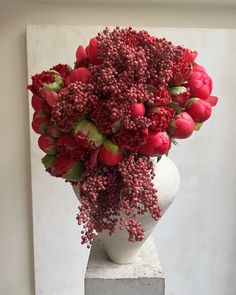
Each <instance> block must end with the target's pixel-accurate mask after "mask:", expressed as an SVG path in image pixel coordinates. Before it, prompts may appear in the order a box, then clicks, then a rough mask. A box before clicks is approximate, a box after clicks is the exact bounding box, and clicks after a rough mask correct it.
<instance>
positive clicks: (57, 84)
mask: <svg viewBox="0 0 236 295" xmlns="http://www.w3.org/2000/svg"><path fill="white" fill-rule="evenodd" d="M49 72H53V73H54V75H55V77H54V81H53V82H51V83H43V89H48V90H52V91H55V92H58V91H59V90H60V89H61V88H62V87H63V86H64V81H63V79H62V77H61V76H60V74H59V73H58V72H57V71H54V70H50V71H49Z"/></svg>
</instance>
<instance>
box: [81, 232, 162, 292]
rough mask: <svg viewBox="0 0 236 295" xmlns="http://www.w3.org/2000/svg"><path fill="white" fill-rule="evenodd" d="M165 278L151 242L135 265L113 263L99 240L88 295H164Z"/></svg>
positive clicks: (91, 258) (90, 268)
mask: <svg viewBox="0 0 236 295" xmlns="http://www.w3.org/2000/svg"><path fill="white" fill-rule="evenodd" d="M164 294H165V278H164V274H163V272H162V269H161V264H160V260H159V256H158V254H157V251H156V247H155V244H154V242H153V240H152V239H151V238H149V239H148V240H147V241H146V242H145V244H144V245H143V246H142V248H141V250H140V253H139V255H138V257H137V259H136V261H135V262H133V263H132V264H123V265H119V264H114V263H112V262H111V261H110V260H109V259H108V257H107V255H106V253H105V251H104V249H103V247H102V245H101V242H100V241H99V240H98V239H95V241H94V243H93V246H92V250H91V253H90V256H89V261H88V266H87V271H86V274H85V295H164Z"/></svg>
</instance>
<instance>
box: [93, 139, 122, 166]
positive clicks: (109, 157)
mask: <svg viewBox="0 0 236 295" xmlns="http://www.w3.org/2000/svg"><path fill="white" fill-rule="evenodd" d="M99 156H100V159H101V161H102V163H104V164H105V165H107V166H114V165H117V164H118V163H119V162H120V161H121V160H122V158H123V155H122V152H121V150H120V148H119V147H118V145H116V144H114V143H113V142H112V141H111V140H110V139H107V140H105V141H104V143H103V145H102V147H101V150H100V152H99Z"/></svg>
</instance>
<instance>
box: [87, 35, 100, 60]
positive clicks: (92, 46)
mask: <svg viewBox="0 0 236 295" xmlns="http://www.w3.org/2000/svg"><path fill="white" fill-rule="evenodd" d="M86 49H87V54H88V57H89V59H90V61H91V63H92V64H93V65H99V64H101V61H100V60H98V58H97V50H98V41H97V39H96V38H92V39H91V40H90V42H89V46H88V47H87V48H86Z"/></svg>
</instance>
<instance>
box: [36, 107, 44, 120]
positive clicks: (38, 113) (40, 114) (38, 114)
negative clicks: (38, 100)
mask: <svg viewBox="0 0 236 295" xmlns="http://www.w3.org/2000/svg"><path fill="white" fill-rule="evenodd" d="M38 118H47V115H46V114H45V112H44V110H43V109H42V108H41V109H38V110H37V111H35V112H34V114H33V120H36V119H38Z"/></svg>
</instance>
